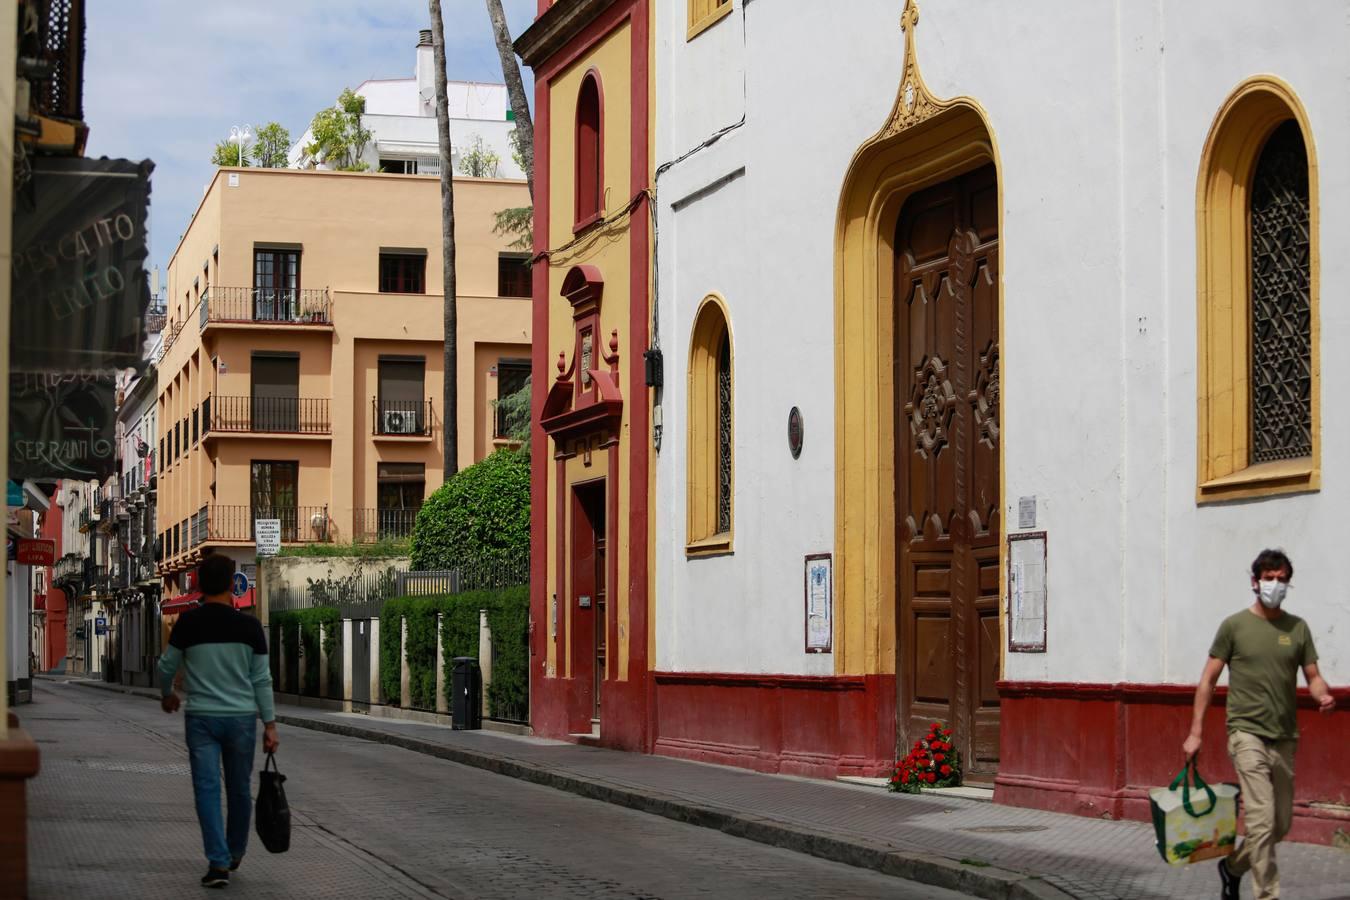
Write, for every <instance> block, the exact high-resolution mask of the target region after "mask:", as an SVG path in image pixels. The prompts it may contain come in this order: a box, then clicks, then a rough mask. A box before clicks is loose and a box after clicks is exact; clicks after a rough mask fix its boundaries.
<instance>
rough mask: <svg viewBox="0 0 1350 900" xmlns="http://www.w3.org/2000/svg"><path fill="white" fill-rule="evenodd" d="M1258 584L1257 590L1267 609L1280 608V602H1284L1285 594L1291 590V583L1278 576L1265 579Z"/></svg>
mask: <svg viewBox="0 0 1350 900" xmlns="http://www.w3.org/2000/svg"><path fill="white" fill-rule="evenodd" d="M1257 584H1258V587H1257V591H1256V592H1257V595H1258V596H1259V597H1260V598H1261V605H1262V606H1264V607H1265V608H1266V609H1279V608H1280V604H1281V603H1283V602H1284V595H1285V592H1287V591H1288V590H1289V585H1287V584H1285V583H1284V582H1283V581H1280V580H1279V579H1277V578H1271V579H1269V580H1263V581H1260V582H1258V583H1257Z"/></svg>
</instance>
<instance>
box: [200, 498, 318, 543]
mask: <svg viewBox="0 0 1350 900" xmlns="http://www.w3.org/2000/svg"><path fill="white" fill-rule="evenodd" d="M205 509H206V533H207V537H206V539H207V540H211V541H252V540H254V531H253V523H254V521H255V520H257V519H279V520H280V522H281V542H282V543H283V544H319V543H326V542H328V541H329V540H331V539H332V527H331V522H330V521H329V518H328V507H326V506H282V505H273V506H272V507H271V508H270V509H259V508H255V507H252V506H228V505H220V504H215V505H212V506H208V507H205Z"/></svg>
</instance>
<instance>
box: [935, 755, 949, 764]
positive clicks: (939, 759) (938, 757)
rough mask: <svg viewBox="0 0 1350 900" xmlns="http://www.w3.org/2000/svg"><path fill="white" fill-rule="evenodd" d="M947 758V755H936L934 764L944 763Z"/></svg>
mask: <svg viewBox="0 0 1350 900" xmlns="http://www.w3.org/2000/svg"><path fill="white" fill-rule="evenodd" d="M946 758H947V755H946V754H945V753H934V754H933V762H942V761H943V760H944V759H946Z"/></svg>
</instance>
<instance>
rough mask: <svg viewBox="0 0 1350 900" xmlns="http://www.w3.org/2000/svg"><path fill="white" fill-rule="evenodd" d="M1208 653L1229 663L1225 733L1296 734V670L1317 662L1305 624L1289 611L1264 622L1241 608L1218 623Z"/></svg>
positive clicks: (1274, 738)
mask: <svg viewBox="0 0 1350 900" xmlns="http://www.w3.org/2000/svg"><path fill="white" fill-rule="evenodd" d="M1209 655H1210V656H1212V657H1214V658H1215V659H1221V660H1223V661H1224V662H1226V663H1228V731H1229V733H1232V732H1234V731H1241V732H1245V733H1246V734H1251V735H1255V736H1256V737H1260V738H1266V739H1268V740H1272V741H1284V740H1295V739H1296V738H1298V724H1297V721H1296V716H1295V707H1296V704H1297V700H1296V691H1297V690H1298V670H1299V669H1300V668H1301V667H1303V666H1306V665H1308V664H1309V663H1315V662H1317V648H1316V647H1314V646H1313V639H1312V634H1311V632H1309V631H1308V623H1307V622H1304V621H1303V620H1302V619H1300V618H1299V617H1298V616H1291V615H1290V614H1289V613H1283V614H1281V615H1280V617H1279V618H1278V619H1275V620H1274V621H1267V620H1266V619H1263V618H1261V617H1260V616H1258V615H1256V614H1255V613H1254V612H1252V611H1251V610H1249V609H1244V610H1243V611H1242V612H1239V613H1234V614H1233V615H1231V616H1229V617H1228V618H1226V619H1224V620H1223V623H1222V624H1220V625H1219V633H1218V634H1216V635H1214V644H1213V645H1212V646H1211V647H1210V648H1209Z"/></svg>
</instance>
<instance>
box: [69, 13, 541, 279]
mask: <svg viewBox="0 0 1350 900" xmlns="http://www.w3.org/2000/svg"><path fill="white" fill-rule="evenodd" d="M503 6H504V7H505V9H506V15H507V20H508V22H509V23H510V26H511V34H512V35H513V36H516V35H519V34H520V32H521V31H523V30H524V29H525V28H526V27H528V26H529V24H530V22H531V21H533V18H534V12H535V9H536V7H537V4H536V2H535V0H503ZM441 8H442V14H443V17H444V19H445V40H446V58H447V63H446V69H447V73H448V75H449V77H450V79H451V80H463V81H494V82H500V81H501V80H502V77H501V63H500V61H499V60H498V57H497V49H496V45H495V44H494V43H493V40H492V27H491V24H490V23H489V21H488V16H487V7H486V4H485V3H484V0H442V2H441ZM86 9H87V10H88V13H87V16H88V32H87V35H86V60H85V73H84V114H85V121H86V122H88V123H89V129H90V130H89V147H88V155H89V156H91V157H99V156H111V157H125V158H128V159H147V158H148V159H151V160H153V161H154V163H155V173H154V175H153V176H152V178H151V194H150V260H149V261H148V264H147V265H158V266H159V267H160V271H161V280H162V279H163V272H164V271H165V269H166V268H167V266H168V262H169V257H170V256H171V255H172V254H173V251H174V247H175V246H176V245H177V243H178V238H179V237H180V236H181V235H182V233H183V230H184V229H185V228H186V227H187V224H188V221H189V219H190V218H191V216H192V212H193V210H194V209H196V207H197V203H198V201H199V200H200V199H201V196H202V189H203V188H204V187H205V186H206V184H207V183H208V182H209V181H210V179H211V174H212V172H213V171H214V167H213V166H212V165H211V163H210V160H211V152H212V150H213V149H214V147H215V145H216V142H217V141H219V140H221V139H223V138H225V137H226V136H228V135H229V131H230V126H231V125H240V124H243V123H246V122H247V123H249V124H251V125H253V126H254V127H255V128H256V127H258V126H259V125H262V124H265V123H266V122H269V121H273V120H275V121H278V122H280V123H281V124H282V125H285V126H286V127H287V128H288V129H290V132H291V137H292V139H293V140H294V139H298V138H299V137H300V135H301V134H302V133H303V132H304V130H305V128H306V126H308V125H309V120H310V118H311V117H313V115H314V113H316V112H318V111H319V110H320V109H322V108H323V107H325V106H328V105H331V104H332V103H333V101H334V100H336V99H337V95H338V94H339V93H340V92H341V91H342V89H343V88H344V87H356V86H357V85H358V84H360V83H361V82H362V81H365V80H366V79H368V78H389V77H409V76H411V75H412V72H413V56H414V52H413V48H414V46H415V45H416V43H417V32H418V30H419V29H421V28H427V27H429V22H430V19H429V18H428V14H427V4H426V3H425V2H424V0H378V2H374V3H372V2H370V0H232V2H230V3H209V2H208V3H201V2H182V0H117V2H115V3H114V2H108V0H101V2H94V3H89V4H87V5H86ZM523 74H524V75H525V79H526V82H525V87H526V91H527V92H529V93H530V94H531V98H532V97H533V85H532V82H531V79H530V72H529V69H524V70H523Z"/></svg>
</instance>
